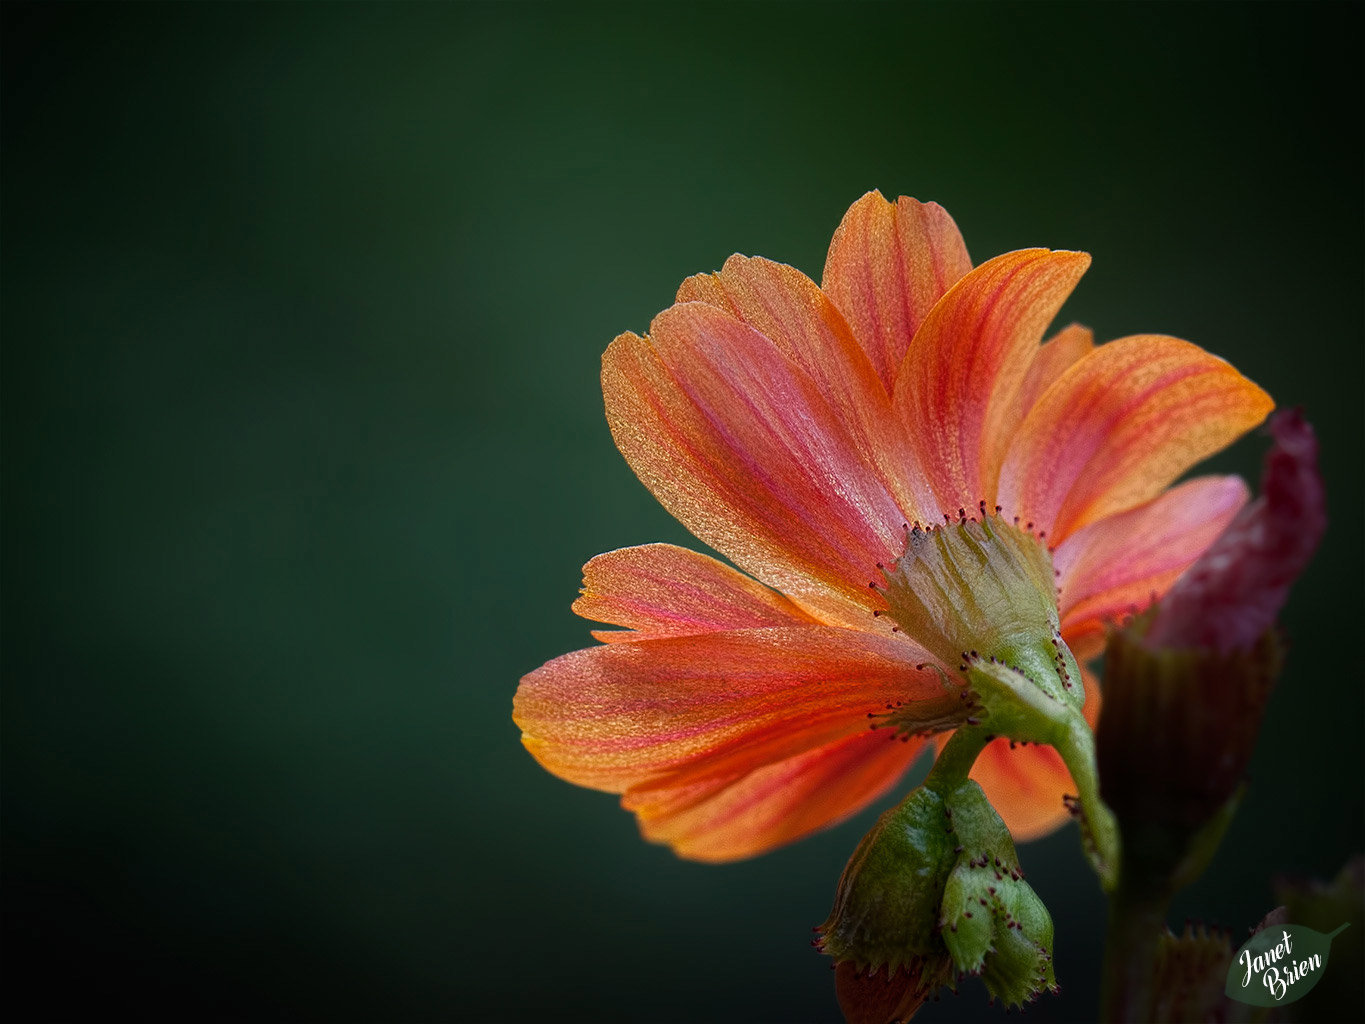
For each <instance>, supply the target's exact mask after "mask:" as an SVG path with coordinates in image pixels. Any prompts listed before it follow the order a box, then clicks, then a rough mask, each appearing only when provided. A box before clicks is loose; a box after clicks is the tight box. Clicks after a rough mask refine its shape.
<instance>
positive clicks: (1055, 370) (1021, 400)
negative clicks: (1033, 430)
mask: <svg viewBox="0 0 1365 1024" xmlns="http://www.w3.org/2000/svg"><path fill="white" fill-rule="evenodd" d="M1094 348H1095V336H1094V333H1093V332H1092V331H1091V330H1090V328H1089V327H1082V326H1081V325H1080V324H1068V325H1067V326H1066V327H1063V328H1062V329H1061V330H1060V331H1058V332H1057V333H1056V334H1054V335H1053V336H1052V337H1051V338H1049V339H1048V340H1047V341H1045V342H1044V343H1043V344H1042V345H1041V346H1039V348H1038V351H1037V352H1035V353H1034V355H1033V361H1032V362H1031V363H1029V368H1028V372H1027V373H1026V374H1024V383H1023V384H1022V385H1021V386H1020V388H1019V394H1018V396H1017V397H1016V399H1015V407H1016V410H1017V412H1016V413H1015V415H1014V417H1013V422H1014V423H1015V424H1016V425H1017V424H1019V423H1022V422H1023V421H1024V417H1025V416H1027V415H1028V413H1029V410H1030V409H1032V408H1033V407H1034V405H1036V404H1037V402H1038V399H1039V397H1040V396H1041V395H1042V393H1043V392H1044V391H1046V390H1047V389H1048V388H1050V387H1052V385H1053V384H1054V383H1056V381H1057V378H1058V377H1060V376H1061V375H1062V374H1063V373H1065V372H1066V371H1067V370H1069V369H1070V368H1071V364H1072V363H1075V362H1079V361H1080V360H1081V359H1082V358H1084V357H1085V356H1088V355H1089V354H1090V353H1091V351H1093V350H1094Z"/></svg>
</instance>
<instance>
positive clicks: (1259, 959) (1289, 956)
mask: <svg viewBox="0 0 1365 1024" xmlns="http://www.w3.org/2000/svg"><path fill="white" fill-rule="evenodd" d="M1345 927H1346V925H1344V924H1343V925H1342V926H1341V927H1340V928H1337V929H1335V930H1334V931H1333V932H1332V933H1331V934H1329V935H1324V934H1322V932H1317V931H1314V930H1313V929H1312V928H1305V927H1304V926H1303V925H1301V924H1278V925H1270V926H1269V927H1267V928H1263V929H1261V930H1260V931H1259V932H1257V933H1256V934H1255V935H1253V936H1252V937H1251V938H1249V939H1247V941H1246V943H1245V944H1244V945H1243V946H1242V948H1241V949H1239V950H1238V951H1237V955H1236V956H1235V957H1233V960H1232V966H1231V967H1230V968H1228V982H1227V986H1226V987H1225V988H1224V989H1223V991H1224V992H1226V993H1227V995H1228V997H1229V998H1231V999H1236V1000H1237V1001H1238V1002H1239V1003H1250V1004H1251V1005H1252V1006H1283V1005H1284V1004H1286V1003H1292V1002H1294V1000H1296V999H1302V998H1303V997H1304V996H1306V995H1307V994H1308V993H1309V992H1310V991H1311V990H1312V988H1313V986H1314V985H1316V984H1317V983H1318V981H1319V980H1320V979H1321V978H1322V972H1323V971H1325V970H1326V969H1327V954H1328V952H1329V951H1330V950H1331V948H1332V939H1333V938H1334V937H1335V936H1336V935H1337V933H1338V932H1340V931H1341V930H1342V928H1345Z"/></svg>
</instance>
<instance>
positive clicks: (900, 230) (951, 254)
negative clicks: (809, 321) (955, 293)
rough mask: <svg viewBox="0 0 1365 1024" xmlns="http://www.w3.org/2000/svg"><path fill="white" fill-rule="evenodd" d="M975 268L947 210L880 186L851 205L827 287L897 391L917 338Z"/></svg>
mask: <svg viewBox="0 0 1365 1024" xmlns="http://www.w3.org/2000/svg"><path fill="white" fill-rule="evenodd" d="M971 269H972V261H971V259H970V258H969V257H968V255H967V247H966V245H965V244H963V241H962V234H961V233H960V232H959V231H958V229H957V225H956V224H954V223H953V218H952V217H950V216H948V211H947V210H945V209H944V208H943V207H941V206H939V205H938V203H921V202H917V201H916V200H914V199H910V198H908V197H906V196H902V197H901V198H900V199H899V200H897V201H896V202H894V203H892V202H889V201H888V200H886V199H883V198H882V194H881V193H880V192H877V191H875V190H874V191H872V192H869V193H867V195H865V196H863V197H862V198H861V199H859V200H858V201H857V202H856V203H854V204H853V205H852V206H851V207H849V210H848V212H847V213H846V214H844V219H843V221H842V222H840V224H839V228H838V230H837V231H835V232H834V238H833V240H831V242H830V244H829V255H828V256H827V257H826V259H825V274H824V278H823V283H822V288H823V289H824V291H825V293H826V294H827V295H829V297H830V298H831V299H833V300H834V304H835V305H836V306H838V307H839V309H840V310H841V311H842V312H843V314H844V317H845V318H846V319H847V320H848V323H849V326H850V327H852V328H853V333H854V335H855V336H856V337H857V339H858V341H859V342H860V343H861V344H862V346H863V348H864V349H865V350H866V352H867V354H868V357H869V358H870V359H871V361H872V365H873V366H874V367H875V368H876V371H877V374H878V375H879V376H880V377H881V380H882V383H883V384H884V385H885V386H886V391H887V393H888V394H891V393H892V392H893V391H894V390H895V385H896V374H897V372H898V371H899V369H900V365H901V360H902V359H903V358H904V356H905V350H906V348H907V347H908V346H909V344H910V339H911V338H913V337H914V336H915V332H916V331H917V330H919V327H920V324H921V323H923V322H924V318H925V317H926V316H928V314H929V310H931V309H932V308H933V307H934V303H936V302H937V301H938V300H939V299H940V298H941V297H942V296H943V294H944V293H945V292H946V291H947V290H948V289H949V288H951V287H952V286H953V285H954V284H956V283H957V281H958V279H959V278H961V277H962V276H963V275H964V274H966V273H967V272H968V271H969V270H971Z"/></svg>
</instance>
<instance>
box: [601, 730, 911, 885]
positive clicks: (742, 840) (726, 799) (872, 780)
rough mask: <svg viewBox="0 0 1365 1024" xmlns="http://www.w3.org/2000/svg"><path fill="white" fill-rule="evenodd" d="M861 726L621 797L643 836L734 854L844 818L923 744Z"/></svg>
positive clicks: (700, 852) (705, 856)
mask: <svg viewBox="0 0 1365 1024" xmlns="http://www.w3.org/2000/svg"><path fill="white" fill-rule="evenodd" d="M924 745H925V741H924V740H922V739H918V738H914V739H910V740H909V741H908V742H907V741H902V740H901V739H900V738H898V737H897V736H895V735H893V734H891V732H890V730H885V729H878V730H871V729H863V730H862V731H860V732H857V733H854V734H853V735H851V736H848V737H845V738H844V739H841V740H838V741H836V742H834V743H830V744H826V745H825V746H823V747H817V748H816V749H814V750H810V751H807V752H806V753H803V754H798V755H796V756H795V757H790V758H787V759H786V760H783V761H778V762H776V763H773V764H769V765H765V766H764V767H762V768H758V769H756V770H754V771H752V772H750V773H749V774H747V775H744V776H741V777H739V778H735V779H719V780H711V781H709V782H703V783H699V784H696V785H693V786H686V787H682V788H679V789H666V790H659V789H651V790H645V791H643V792H638V793H637V792H630V791H628V792H627V793H626V794H625V796H624V797H623V798H622V800H621V805H622V806H623V807H625V808H626V809H627V810H630V811H634V812H635V813H636V815H637V816H638V817H639V819H640V831H641V832H642V833H643V834H644V836H645V837H646V838H647V839H650V840H652V841H653V842H656V843H666V844H668V845H669V846H672V847H673V849H674V850H675V851H676V852H677V853H678V854H679V855H680V856H683V857H688V858H691V859H692V860H703V861H727V860H738V859H740V858H743V857H753V856H757V855H758V854H760V853H765V852H767V851H768V850H771V849H773V848H775V847H778V846H781V845H783V844H785V843H789V842H792V841H793V840H796V839H800V838H801V837H802V836H805V835H809V834H810V833H812V832H815V831H818V830H819V829H822V828H826V827H827V826H830V825H833V824H836V823H838V822H840V821H843V820H844V819H845V818H847V817H849V816H850V815H852V814H856V813H857V812H858V811H860V810H862V809H863V808H864V807H866V806H867V805H868V804H869V803H871V802H872V801H873V800H875V799H877V797H879V796H881V795H882V794H883V793H885V792H886V791H887V790H889V789H890V788H891V787H892V786H893V785H895V783H896V781H897V780H898V779H899V778H900V776H901V775H902V774H903V773H904V772H905V770H906V769H907V768H908V767H910V765H911V763H912V762H913V761H914V760H915V758H916V757H917V756H918V755H919V754H920V752H921V751H922V750H923V749H924Z"/></svg>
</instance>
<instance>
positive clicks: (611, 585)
mask: <svg viewBox="0 0 1365 1024" xmlns="http://www.w3.org/2000/svg"><path fill="white" fill-rule="evenodd" d="M573 610H574V611H575V612H577V613H578V614H579V615H581V616H583V618H585V619H592V620H593V621H595V622H609V623H611V624H612V625H615V626H624V627H626V628H625V630H623V631H619V632H618V631H612V630H596V631H594V632H593V635H594V636H595V637H597V638H598V639H599V640H604V641H618V640H648V639H653V638H657V637H662V636H690V635H693V634H697V633H712V632H717V631H719V630H729V629H760V628H764V627H768V626H800V625H810V624H813V623H814V622H815V620H814V619H812V618H811V617H810V616H809V615H807V614H806V613H805V612H803V611H802V610H801V609H800V608H798V607H797V606H796V605H795V604H793V603H792V602H791V601H790V600H789V599H788V598H786V597H783V596H782V595H781V594H779V593H777V592H776V591H775V590H769V589H768V588H767V587H765V586H764V585H763V584H761V583H759V582H757V581H755V580H752V579H750V578H749V577H748V576H745V575H744V574H743V573H741V572H736V571H735V570H734V569H731V568H730V567H729V566H728V565H726V564H725V563H723V562H718V561H716V560H715V559H714V558H711V557H710V556H708V555H703V554H699V553H698V552H696V551H689V550H688V549H687V548H680V547H676V546H674V545H672V544H644V545H641V546H639V547H633V548H620V549H619V550H616V551H608V552H607V553H606V554H603V555H598V556H597V557H596V558H594V559H593V560H592V561H591V562H589V563H588V564H587V565H585V566H584V567H583V594H582V596H581V597H579V599H578V600H577V601H575V602H574V604H573Z"/></svg>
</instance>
